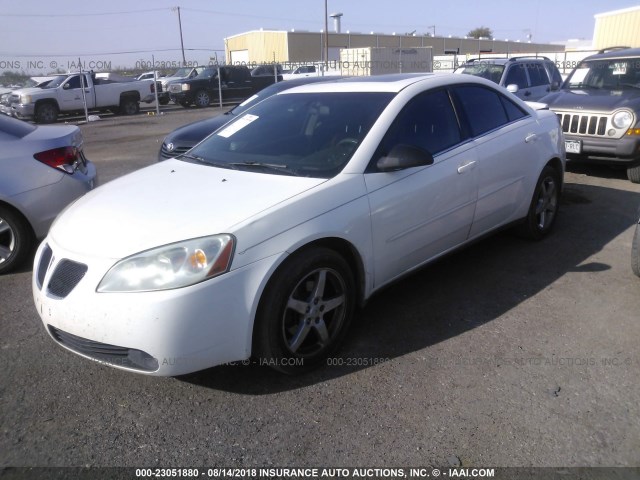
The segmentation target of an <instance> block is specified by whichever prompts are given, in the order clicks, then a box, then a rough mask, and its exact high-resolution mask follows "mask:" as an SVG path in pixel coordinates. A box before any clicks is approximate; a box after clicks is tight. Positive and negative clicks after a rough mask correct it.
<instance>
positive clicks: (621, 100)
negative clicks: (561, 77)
mask: <svg viewBox="0 0 640 480" xmlns="http://www.w3.org/2000/svg"><path fill="white" fill-rule="evenodd" d="M538 101H539V102H542V103H546V104H547V105H549V108H551V109H552V110H584V111H588V112H602V113H610V112H612V111H614V110H617V109H618V108H623V107H627V108H637V107H638V106H640V89H632V88H625V89H617V90H611V89H606V90H605V89H602V90H592V89H585V90H560V91H558V92H555V93H552V94H550V95H547V96H545V97H543V98H541V99H540V100H538Z"/></svg>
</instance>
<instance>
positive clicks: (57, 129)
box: [0, 115, 96, 274]
mask: <svg viewBox="0 0 640 480" xmlns="http://www.w3.org/2000/svg"><path fill="white" fill-rule="evenodd" d="M82 147H83V137H82V132H80V129H79V128H78V127H76V126H73V125H67V126H44V127H39V126H35V125H31V124H29V123H26V122H23V121H21V120H16V119H14V118H10V117H6V116H4V115H2V116H0V274H2V273H6V272H8V271H10V270H12V269H14V268H16V267H18V266H19V265H20V264H21V263H23V262H24V260H25V259H26V257H27V256H28V255H29V252H30V251H31V249H32V247H33V244H34V242H35V241H36V240H38V239H41V238H43V237H45V236H46V234H47V232H48V230H49V227H50V226H51V223H52V222H53V220H54V219H55V217H56V216H57V215H58V213H60V211H62V209H64V207H66V206H67V205H68V204H69V203H71V202H72V201H74V200H75V199H77V198H78V197H80V196H82V195H83V194H84V193H86V192H87V191H89V190H91V189H92V188H93V187H94V186H95V184H96V169H95V166H94V165H93V164H92V163H91V162H89V161H88V160H87V159H86V158H85V156H84V153H83V149H82Z"/></svg>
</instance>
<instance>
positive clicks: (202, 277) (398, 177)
mask: <svg viewBox="0 0 640 480" xmlns="http://www.w3.org/2000/svg"><path fill="white" fill-rule="evenodd" d="M564 165H565V153H564V142H563V140H562V134H561V131H560V127H559V124H558V120H557V118H556V116H555V114H553V113H552V112H551V111H549V110H534V109H532V108H531V107H529V106H528V105H527V104H525V103H523V102H522V101H520V100H519V99H517V98H515V97H514V96H512V95H510V94H509V93H508V92H506V90H504V89H502V88H501V87H498V86H497V85H495V84H493V83H491V82H489V81H487V80H484V79H480V78H475V77H470V76H466V75H437V76H434V75H408V74H406V75H391V76H379V77H369V78H362V79H349V80H345V81H339V82H333V83H326V84H324V83H316V84H310V85H306V86H301V87H297V88H293V89H289V90H286V91H283V92H281V93H279V94H277V95H274V96H273V97H270V98H268V99H267V100H265V101H263V102H261V103H259V104H258V105H256V106H255V107H253V108H252V109H249V110H248V111H246V112H245V113H244V114H243V115H241V116H240V117H239V118H237V119H236V120H234V121H232V122H231V123H229V124H226V125H225V126H224V127H222V128H221V129H220V130H218V131H216V132H214V133H213V134H212V135H210V136H209V137H207V138H206V139H205V140H203V141H202V142H201V143H200V144H198V145H196V146H195V147H194V148H193V149H192V150H190V151H189V152H188V153H186V154H184V155H182V156H181V157H178V158H176V159H172V160H167V161H165V162H162V163H159V164H156V165H153V166H150V167H148V168H145V169H143V170H139V171H137V172H135V173H132V174H130V175H127V176H125V177H122V178H120V179H118V180H116V181H113V182H110V183H109V184H107V185H105V186H103V187H100V188H98V189H96V190H94V191H92V192H90V193H89V194H87V195H85V196H84V197H83V198H81V199H80V200H79V201H77V202H76V203H75V204H74V205H73V206H71V207H70V208H68V209H67V210H66V211H65V212H64V213H63V214H62V215H61V216H60V217H59V218H58V220H57V221H56V223H55V224H54V225H53V227H52V229H51V231H50V233H49V236H48V237H47V238H46V239H45V240H44V242H43V243H42V244H41V246H40V247H39V249H38V252H37V254H36V258H35V267H34V275H33V294H34V299H35V304H36V308H37V311H38V313H39V315H40V317H41V318H42V322H43V323H44V326H45V328H46V330H47V332H48V333H49V335H50V336H51V337H52V338H53V339H54V340H55V341H56V342H57V343H58V344H60V345H62V346H63V347H65V348H67V349H69V350H71V351H73V352H75V353H77V354H79V355H82V356H84V357H87V358H90V359H93V360H96V361H99V362H103V363H105V364H108V365H111V366H114V367H118V368H122V369H126V370H130V371H134V372H139V373H145V374H150V375H179V374H184V373H188V372H193V371H197V370H201V369H204V368H208V367H211V366H214V365H220V364H224V363H226V362H234V361H239V360H245V359H249V358H250V357H251V356H253V357H255V358H260V359H261V361H262V362H263V363H266V364H268V365H271V366H274V367H275V368H277V369H279V370H281V371H284V372H289V373H294V372H300V371H306V370H308V369H310V368H313V367H315V366H318V365H320V364H322V363H323V362H324V361H325V359H326V358H327V356H328V355H329V354H330V353H332V352H334V351H335V349H336V348H337V347H338V346H339V344H340V342H341V340H342V339H343V338H344V336H345V333H346V331H347V328H348V326H349V323H350V322H351V320H352V318H353V316H354V314H355V312H356V309H357V308H358V307H359V306H361V305H362V304H363V303H364V302H366V300H367V299H368V298H369V297H371V295H372V294H373V293H374V292H376V291H378V290H379V289H381V288H383V287H384V286H385V285H388V284H389V283H390V282H392V281H394V280H396V279H398V278H399V277H401V276H403V275H406V274H408V273H409V272H412V271H414V270H415V269H417V268H419V267H421V266H423V265H425V264H427V263H428V262H430V261H432V260H434V259H435V258H437V257H440V256H441V255H444V254H446V253H448V252H451V251H452V250H454V249H456V248H458V247H460V246H462V245H465V244H467V243H469V242H472V241H474V240H476V239H478V238H480V237H482V236H484V235H486V234H487V233H488V232H491V231H493V230H496V229H499V228H502V227H505V226H511V225H514V224H517V226H518V228H519V229H520V230H521V232H522V233H524V234H526V235H528V236H529V237H532V238H534V239H539V238H542V237H543V236H544V235H545V234H547V233H548V232H549V231H550V230H551V228H552V226H553V224H554V221H555V219H556V216H557V211H558V203H559V202H558V200H559V195H560V192H561V188H562V182H563V175H564Z"/></svg>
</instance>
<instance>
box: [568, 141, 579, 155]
mask: <svg viewBox="0 0 640 480" xmlns="http://www.w3.org/2000/svg"><path fill="white" fill-rule="evenodd" d="M564 149H565V150H566V151H567V153H580V152H582V143H581V142H580V140H565V141H564Z"/></svg>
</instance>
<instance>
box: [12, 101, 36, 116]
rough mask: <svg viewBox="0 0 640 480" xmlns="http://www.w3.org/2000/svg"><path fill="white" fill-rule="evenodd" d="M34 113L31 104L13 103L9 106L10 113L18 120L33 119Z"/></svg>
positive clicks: (33, 106)
mask: <svg viewBox="0 0 640 480" xmlns="http://www.w3.org/2000/svg"><path fill="white" fill-rule="evenodd" d="M34 111H35V105H34V104H33V103H29V104H22V103H17V104H16V103H14V104H13V105H11V112H12V114H13V116H14V117H18V118H33V116H34Z"/></svg>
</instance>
